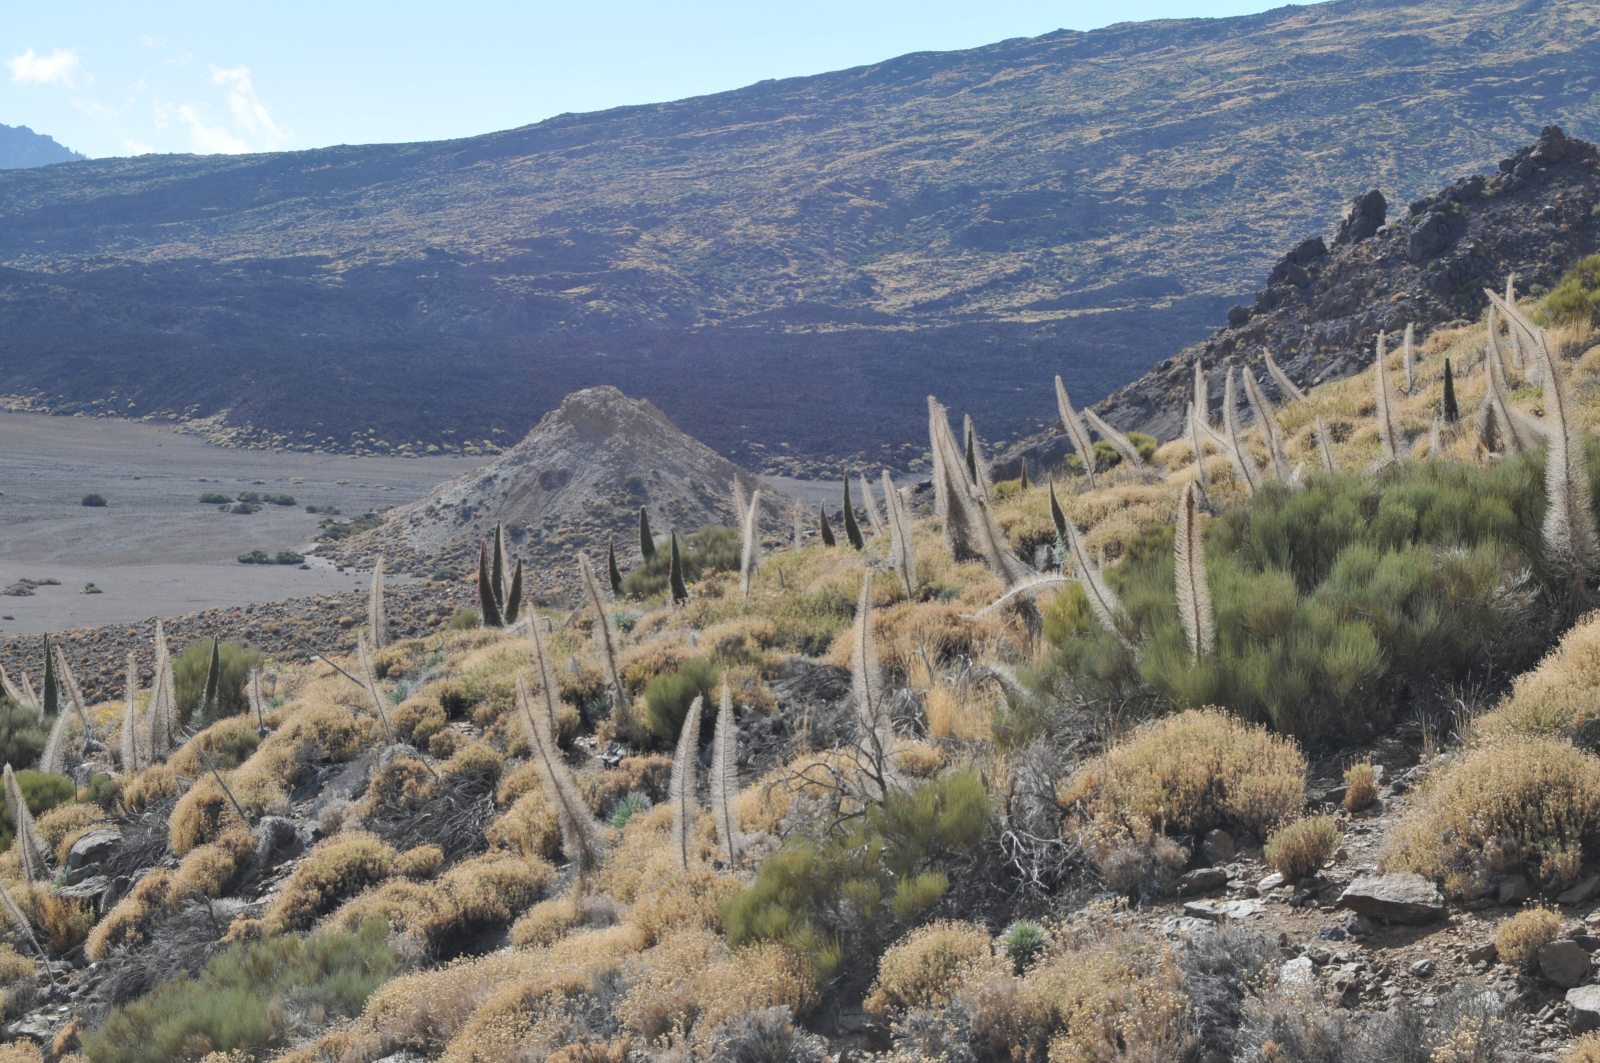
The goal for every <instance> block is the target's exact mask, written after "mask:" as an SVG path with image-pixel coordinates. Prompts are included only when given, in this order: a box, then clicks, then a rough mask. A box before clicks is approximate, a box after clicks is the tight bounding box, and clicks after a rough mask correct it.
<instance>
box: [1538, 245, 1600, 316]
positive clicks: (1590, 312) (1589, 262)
mask: <svg viewBox="0 0 1600 1063" xmlns="http://www.w3.org/2000/svg"><path fill="white" fill-rule="evenodd" d="M1538 316H1539V320H1540V321H1541V322H1542V323H1543V324H1546V325H1567V324H1580V323H1581V324H1589V325H1596V324H1600V255H1590V256H1588V257H1587V258H1582V259H1579V260H1578V262H1577V264H1576V265H1574V266H1573V267H1572V268H1571V269H1570V270H1568V271H1567V275H1566V276H1565V277H1562V278H1561V283H1559V284H1557V285H1556V286H1555V288H1553V289H1552V290H1551V292H1550V294H1549V295H1547V296H1545V297H1544V302H1543V303H1541V304H1540V306H1539V315H1538Z"/></svg>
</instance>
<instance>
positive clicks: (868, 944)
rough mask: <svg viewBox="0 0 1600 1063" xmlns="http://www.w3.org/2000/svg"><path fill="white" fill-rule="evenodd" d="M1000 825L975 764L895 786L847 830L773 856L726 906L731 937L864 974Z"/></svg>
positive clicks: (815, 971)
mask: <svg viewBox="0 0 1600 1063" xmlns="http://www.w3.org/2000/svg"><path fill="white" fill-rule="evenodd" d="M992 825H993V810H992V809H991V807H990V803H989V795H988V793H987V791H985V790H984V787H983V781H982V779H980V778H979V776H978V774H977V773H976V772H973V771H963V772H957V773H954V774H951V775H947V776H944V777H942V778H939V779H935V780H933V781H931V782H928V783H926V784H925V785H923V786H922V787H920V788H919V789H916V790H912V791H891V792H890V794H889V796H888V797H887V798H886V799H885V801H884V802H883V804H881V805H874V806H870V807H869V808H868V809H867V810H866V812H865V814H864V815H862V816H860V817H857V818H856V819H854V820H851V821H850V822H849V823H848V824H847V825H845V826H844V827H842V828H841V829H840V830H839V831H837V832H835V833H831V834H828V835H825V836H824V837H822V838H820V839H814V840H813V839H796V838H792V839H790V840H789V841H788V842H786V843H785V844H784V846H783V848H782V849H779V850H778V852H777V853H775V854H774V855H773V856H771V857H770V858H768V860H767V861H766V862H765V863H763V864H762V865H761V870H760V871H759V872H757V874H756V880H755V882H754V883H752V884H751V885H750V886H749V887H747V888H746V889H744V890H742V891H741V892H739V893H737V894H735V895H734V896H733V897H731V898H729V899H728V901H727V902H726V903H724V904H723V906H722V918H723V922H724V924H725V926H726V927H727V932H728V938H729V940H730V941H732V942H733V944H735V945H736V946H737V945H746V944H751V943H754V942H759V941H779V942H782V943H784V944H786V945H787V946H789V947H790V948H791V949H793V950H794V951H795V953H796V955H798V956H802V957H805V958H806V960H807V961H808V962H809V963H810V964H811V967H812V975H813V976H814V977H815V978H816V979H817V980H818V982H827V981H830V980H832V979H833V978H835V977H836V976H840V975H841V974H843V975H845V976H847V977H856V978H859V977H860V975H861V972H863V971H866V972H870V971H872V970H874V969H876V967H877V963H876V960H877V957H878V955H879V953H880V952H881V951H882V949H883V947H884V946H885V945H887V944H888V943H889V942H890V941H892V940H894V939H895V938H896V937H898V936H899V934H900V933H901V932H902V931H903V930H905V929H906V928H907V927H909V926H911V925H913V924H914V923H916V922H918V921H920V920H921V919H922V918H923V917H924V916H926V915H927V914H929V912H930V910H931V909H932V908H933V907H934V906H935V905H936V904H938V902H939V901H940V900H942V899H943V898H944V896H945V894H946V892H947V891H948V890H949V887H950V874H951V873H952V872H954V871H958V870H959V869H960V868H962V867H964V866H967V865H968V864H970V862H971V861H972V860H973V859H974V858H976V857H977V856H978V855H979V854H980V853H981V852H982V851H983V849H984V848H985V846H986V845H987V843H988V841H989V837H990V833H991V828H992Z"/></svg>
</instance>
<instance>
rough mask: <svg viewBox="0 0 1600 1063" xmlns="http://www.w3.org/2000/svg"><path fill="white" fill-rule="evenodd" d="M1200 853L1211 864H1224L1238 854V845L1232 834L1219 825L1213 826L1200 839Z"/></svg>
mask: <svg viewBox="0 0 1600 1063" xmlns="http://www.w3.org/2000/svg"><path fill="white" fill-rule="evenodd" d="M1200 853H1201V855H1202V856H1204V857H1205V858H1206V859H1207V860H1209V861H1211V862H1212V863H1213V864H1226V863H1227V862H1228V861H1229V860H1232V859H1233V858H1234V857H1235V856H1237V855H1238V853H1239V846H1238V844H1237V843H1236V842H1235V841H1234V840H1233V835H1231V834H1229V833H1228V832H1227V831H1225V830H1223V829H1222V828H1221V827H1213V828H1212V829H1211V830H1208V831H1206V833H1205V837H1203V838H1201V839H1200Z"/></svg>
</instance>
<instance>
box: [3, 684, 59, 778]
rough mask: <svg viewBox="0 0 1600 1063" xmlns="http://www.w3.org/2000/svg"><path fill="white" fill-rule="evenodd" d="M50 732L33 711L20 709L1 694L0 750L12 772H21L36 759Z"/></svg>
mask: <svg viewBox="0 0 1600 1063" xmlns="http://www.w3.org/2000/svg"><path fill="white" fill-rule="evenodd" d="M49 739H50V732H49V728H47V727H46V726H45V725H44V721H43V720H41V719H40V718H39V714H38V713H36V712H34V711H33V710H32V709H26V708H23V707H22V706H21V705H18V704H17V703H16V702H14V701H12V700H10V699H9V698H7V697H6V696H5V695H4V694H0V749H3V750H5V758H4V759H5V760H7V761H9V762H10V764H11V766H12V767H13V768H24V767H26V766H28V765H29V764H32V763H33V762H34V761H36V760H38V759H39V754H40V753H41V752H42V751H43V750H44V744H45V742H47V741H49Z"/></svg>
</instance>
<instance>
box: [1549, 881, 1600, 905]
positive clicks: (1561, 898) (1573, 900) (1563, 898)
mask: <svg viewBox="0 0 1600 1063" xmlns="http://www.w3.org/2000/svg"><path fill="white" fill-rule="evenodd" d="M1597 893H1600V875H1588V876H1585V877H1584V878H1581V879H1579V880H1578V881H1577V882H1576V883H1574V884H1573V885H1572V887H1571V888H1569V889H1566V890H1563V891H1562V892H1560V893H1558V894H1557V895H1556V903H1557V904H1586V903H1588V902H1589V901H1592V900H1594V897H1595V894H1597Z"/></svg>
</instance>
